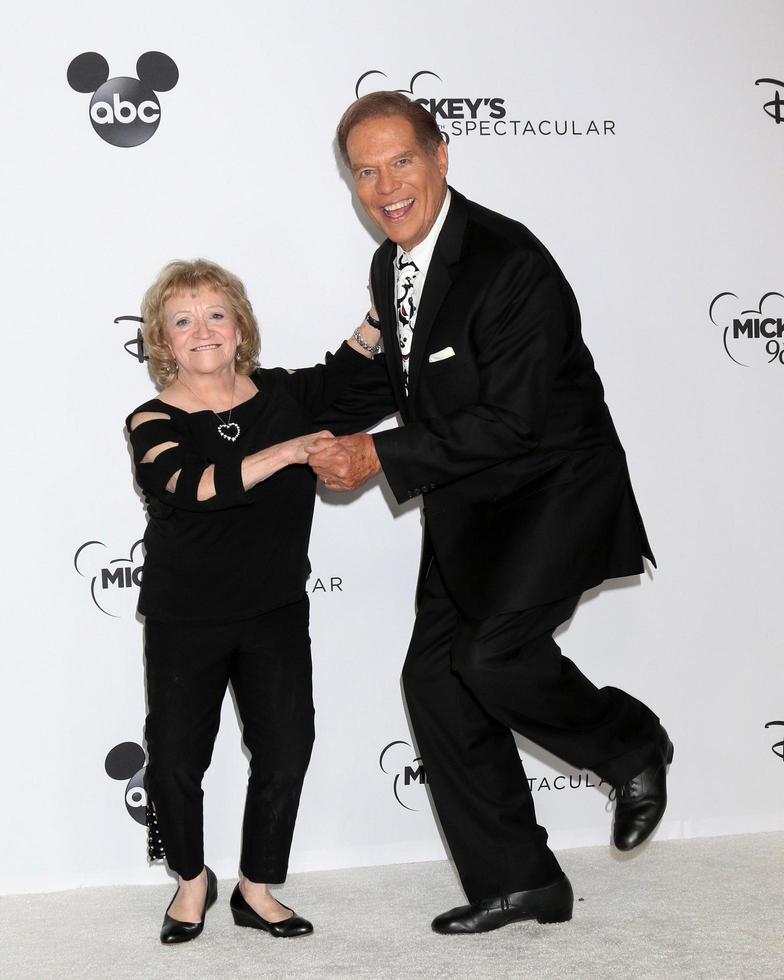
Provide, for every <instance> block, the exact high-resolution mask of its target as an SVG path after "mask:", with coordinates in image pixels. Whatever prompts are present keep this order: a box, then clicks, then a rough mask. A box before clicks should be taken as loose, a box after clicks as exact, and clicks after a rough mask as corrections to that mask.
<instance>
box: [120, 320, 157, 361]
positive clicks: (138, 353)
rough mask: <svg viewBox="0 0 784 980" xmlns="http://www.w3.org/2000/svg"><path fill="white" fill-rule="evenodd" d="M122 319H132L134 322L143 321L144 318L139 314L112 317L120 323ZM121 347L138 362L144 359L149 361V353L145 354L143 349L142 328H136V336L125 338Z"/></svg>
mask: <svg viewBox="0 0 784 980" xmlns="http://www.w3.org/2000/svg"><path fill="white" fill-rule="evenodd" d="M124 320H132V321H133V322H134V323H144V320H142V318H141V317H140V316H116V317H115V318H114V322H115V323H122V322H123V321H124ZM123 347H124V348H125V350H126V351H128V353H129V354H130V355H131V357H135V358H136V360H137V361H138V362H139V364H144V362H145V361H149V359H150V355H149V354H146V353H145V351H144V334H143V333H142V328H141V327H137V328H136V336H135V337H133V338H132V339H131V340H126V342H125V343H124V344H123Z"/></svg>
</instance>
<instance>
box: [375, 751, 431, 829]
mask: <svg viewBox="0 0 784 980" xmlns="http://www.w3.org/2000/svg"><path fill="white" fill-rule="evenodd" d="M413 751H414V750H413V748H412V746H411V743H410V742H404V741H402V740H401V739H397V740H396V741H394V742H390V743H389V745H385V746H384V748H383V749H382V750H381V755H380V756H379V757H378V764H379V767H380V769H381V771H382V772H384V773H387V775H390V776H391V775H392V773H393V772H394V774H395V778H394V780H393V781H392V792H393V793H394V795H395V799H396V800H397V802H398V803H399V804H400V805H401V806H402V807H403V808H404V809H405V810H412V811H414V812H417V811H418V810H419V807H417V806H409V803H414V802H415V801H416V796H417V795H418V794H415V791H414V790H413V789H411V787H414V786H416V785H419V786H426V785H427V773H426V772H425V765H424V763H423V762H422V758H421V756H416V757H415V758H413V759H412V753H413ZM407 760H409V761H407ZM403 797H405V799H407V800H408V801H409V802H408V803H406V802H404V800H403Z"/></svg>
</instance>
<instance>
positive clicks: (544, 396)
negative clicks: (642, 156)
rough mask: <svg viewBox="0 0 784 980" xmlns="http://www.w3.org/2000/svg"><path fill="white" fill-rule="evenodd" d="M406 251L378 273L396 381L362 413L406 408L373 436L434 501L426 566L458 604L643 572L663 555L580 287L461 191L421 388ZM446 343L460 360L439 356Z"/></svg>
mask: <svg viewBox="0 0 784 980" xmlns="http://www.w3.org/2000/svg"><path fill="white" fill-rule="evenodd" d="M395 249H396V246H395V244H394V243H393V242H391V241H389V240H387V241H385V242H384V243H383V244H382V245H381V246H380V247H379V249H378V250H377V252H376V253H375V255H374V257H373V263H372V268H371V284H372V289H373V296H374V298H375V301H376V306H377V308H378V311H379V315H380V318H381V324H382V326H381V329H382V334H383V339H384V349H385V351H386V352H387V353H386V358H385V360H386V368H387V373H388V380H389V383H388V384H387V383H386V380H383V381H382V383H381V384H380V385H379V384H375V386H373V390H366V391H365V392H364V394H363V395H361V396H360V402H361V407H359V406H360V403H355V406H354V408H352V409H349V411H354V412H356V413H361V412H364V414H365V417H366V420H369V419H370V418H371V417H373V418H378V417H381V416H383V415H384V414H389V412H390V411H395V410H397V411H399V413H400V415H401V417H402V420H403V423H404V424H403V425H402V426H401V427H399V428H396V429H391V430H388V431H384V432H380V433H377V434H376V435H375V436H374V437H373V438H374V440H375V445H376V449H377V452H378V455H379V458H380V460H381V465H382V467H383V470H384V475H385V476H386V479H387V480H388V482H389V485H390V487H391V488H392V491H393V493H394V494H395V497H396V498H397V500H398V501H399V502H403V501H405V500H408V499H409V498H411V497H414V496H418V495H420V494H421V495H422V497H423V503H424V512H425V523H426V535H425V540H426V543H425V554H424V558H423V560H424V561H428V559H429V555H428V553H427V552H428V549H429V548H430V547H432V549H433V551H434V552H435V555H436V558H437V560H438V564H439V568H440V570H441V573H442V575H443V578H444V581H445V583H446V586H447V589H448V591H449V592H450V595H451V596H452V598H453V600H454V602H455V603H456V605H457V606H458V608H459V609H460V610H461V612H463V613H464V614H465V615H467V616H469V617H471V618H477V619H480V618H484V617H487V616H491V615H494V614H496V613H502V612H511V611H514V610H522V609H528V608H530V607H532V606H537V605H542V604H544V603H548V602H552V601H555V600H557V599H561V598H564V597H566V596H571V595H576V594H578V593H580V592H583V591H584V590H585V589H587V588H590V587H592V586H595V585H597V584H598V583H600V582H602V581H603V580H604V579H607V578H614V577H617V576H623V575H633V574H637V573H639V572H641V571H642V570H643V563H642V558H641V556H642V555H645V556H646V557H647V558H649V559H651V561H653V555H652V553H651V549H650V546H649V544H648V540H647V536H646V534H645V529H644V527H643V523H642V519H641V517H640V513H639V510H638V508H637V504H636V502H635V498H634V493H633V491H632V487H631V482H630V479H629V473H628V470H627V466H626V457H625V454H624V451H623V447H622V446H621V443H620V441H619V439H618V436H617V434H616V431H615V427H614V425H613V422H612V419H611V417H610V413H609V410H608V408H607V406H606V404H605V401H604V389H603V388H602V383H601V380H600V379H599V375H598V374H597V373H596V370H595V369H594V364H593V359H592V357H591V354H590V352H589V350H588V348H587V347H586V345H585V343H584V342H583V338H582V335H581V332H580V313H579V309H578V307H577V302H576V300H575V297H574V294H573V292H572V290H571V287H570V286H569V284H568V282H567V281H566V279H565V278H564V276H563V274H562V272H561V270H560V269H559V268H558V266H557V264H556V263H555V260H554V259H553V258H552V256H551V255H550V253H549V252H548V251H547V249H546V248H545V247H544V246H543V245H542V244H541V242H539V241H538V240H537V239H536V238H535V237H534V236H533V235H532V234H531V232H530V231H528V229H527V228H525V227H524V226H523V225H521V224H519V223H518V222H516V221H512V220H511V219H509V218H506V217H504V216H503V215H500V214H496V213H495V212H493V211H489V210H488V209H487V208H483V207H481V206H480V205H478V204H474V203H473V202H471V201H468V200H466V198H464V197H463V196H462V195H461V194H458V193H457V192H456V191H455V190H452V200H451V204H450V208H449V212H448V215H447V218H446V221H445V223H444V225H443V228H442V230H441V233H440V235H439V237H438V241H437V243H436V247H435V251H434V253H433V257H432V259H431V262H430V266H429V269H428V272H427V279H426V281H425V287H424V291H423V293H422V297H421V300H420V304H419V309H418V311H417V317H416V323H415V329H414V337H413V345H412V350H411V358H410V362H409V365H410V366H409V394H408V397H406V394H405V389H404V386H403V374H402V368H401V359H400V356H399V353H398V351H399V347H398V342H397V336H396V329H397V327H396V319H395V309H394V270H393V260H394V257H395ZM447 348H452V350H453V351H454V356H448V357H443V358H441V359H437V360H435V361H431V360H430V355H432V354H434V353H437V352H440V351H444V350H445V349H447ZM376 377H378V376H377V375H376ZM357 394H358V393H357ZM346 404H347V406H348V403H346Z"/></svg>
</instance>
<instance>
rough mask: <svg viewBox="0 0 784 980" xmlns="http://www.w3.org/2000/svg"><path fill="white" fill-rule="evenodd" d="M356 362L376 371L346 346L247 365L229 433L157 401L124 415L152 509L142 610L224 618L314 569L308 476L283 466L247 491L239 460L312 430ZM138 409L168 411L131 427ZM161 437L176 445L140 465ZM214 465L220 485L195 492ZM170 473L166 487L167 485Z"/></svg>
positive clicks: (288, 591) (284, 590)
mask: <svg viewBox="0 0 784 980" xmlns="http://www.w3.org/2000/svg"><path fill="white" fill-rule="evenodd" d="M363 369H367V370H372V361H370V360H369V359H368V358H365V357H363V356H362V355H361V354H358V353H357V352H356V351H354V350H352V348H350V347H349V346H348V344H345V343H344V344H343V345H342V346H341V347H340V348H339V349H338V351H337V353H336V354H335V355H334V356H333V355H331V354H327V357H326V364H318V365H316V366H315V367H311V368H303V369H300V370H298V371H296V372H294V373H291V374H290V373H289V372H288V371H286V370H284V369H283V368H274V369H263V368H262V369H259V370H257V371H255V372H254V373H253V374H252V375H251V378H252V380H253V381H254V382H255V384H256V387H257V388H258V391H257V392H256V394H255V395H253V397H252V398H250V399H248V400H247V401H245V402H242V403H241V404H239V405H237V406H236V407H235V408H234V409H233V410H232V413H231V421H232V422H236V423H237V425H239V427H240V435H239V437H238V438H237V440H236V442H229V441H228V440H226V439H224V438H223V437H222V436H221V435H219V433H218V425H219V420H218V418H216V416H215V414H214V413H213V412H211V411H208V410H205V411H203V412H185V411H182V410H181V409H179V408H174V407H173V406H172V405H167V404H166V403H165V402H162V401H160V399H158V398H153V399H152V400H150V401H148V402H145V403H144V404H143V405H140V406H139V407H138V408H136V409H135V410H134V411H133V412H131V414H130V415H129V416H128V419H127V420H126V425H127V426H128V430H129V434H130V441H131V446H132V448H133V456H134V462H135V466H136V480H137V482H138V484H139V486H140V487H141V489H142V490H143V491H144V494H145V498H146V501H147V511H148V516H149V522H148V524H147V530H146V532H145V535H144V546H145V560H144V571H143V573H142V584H141V592H140V596H139V612H140V613H142V614H143V615H144V616H147V617H149V618H150V619H157V620H163V621H166V622H177V621H183V622H185V621H187V622H189V623H203V624H210V623H223V622H229V621H232V620H238V619H245V618H249V617H252V616H257V615H260V614H261V613H264V612H267V611H269V610H271V609H276V608H278V607H279V606H284V605H287V604H288V603H291V602H296V601H297V600H298V599H301V598H302V595H303V594H304V589H305V581H306V579H307V577H308V575H309V574H310V563H309V562H308V554H307V552H308V541H309V538H310V527H311V522H312V520H313V506H314V501H315V493H316V479H315V476H314V474H313V472H312V470H311V469H310V468H309V467H307V466H288V467H286V468H285V469H282V470H279V471H278V472H277V473H275V474H273V475H272V476H271V477H269V478H268V479H266V480H263V481H262V482H261V483H258V484H257V485H256V486H255V487H253V488H252V489H250V490H245V489H244V487H243V485H242V476H241V470H240V466H241V463H242V460H243V458H244V457H245V456H249V455H250V454H251V453H255V452H258V451H259V450H261V449H265V448H267V447H268V446H272V445H274V444H275V443H278V442H284V441H285V440H287V439H292V438H294V437H295V436H300V435H304V434H306V433H308V432H312V431H314V426H313V418H314V416H316V415H318V414H320V413H322V412H323V411H324V410H325V409H326V408H327V407H328V406H329V405H330V404H331V403H332V402H333V401H334V400H335V399H336V398H337V396H338V395H339V394H340V392H341V390H342V389H343V388H344V387H345V385H346V384H347V383H348V382H349V381H351V379H352V378H353V377H355V376H357V375H358V373H359V372H362V371H363ZM137 412H156V413H157V412H159V413H162V414H165V415H167V416H169V418H167V419H159V420H153V421H150V422H145V423H143V424H141V425H139V426H137V427H136V428H135V429H134V430H133V431H131V429H130V419H131V418H132V416H133V415H135V414H136V413H137ZM222 417H223V419H227V418H228V416H227V414H226V413H223V415H222ZM164 442H176V443H177V446H176V447H174V448H171V449H168V450H166V451H164V452H162V453H160V454H159V455H158V456H157V458H156V459H155V460H154V461H153V462H151V463H143V462H141V460H142V459H143V457H144V456H145V455H146V453H147V452H148V451H149V450H150V449H151V448H153V447H154V446H157V445H159V444H160V443H164ZM210 464H214V466H215V470H214V473H215V489H216V493H215V496H213V497H211V498H210V499H209V500H204V501H199V500H197V498H196V492H197V488H198V485H199V480H200V479H201V475H202V473H203V472H204V469H205V467H207V466H209V465H210ZM177 470H180V475H179V477H178V479H177V485H176V489H175V490H174V492H173V493H170V492H169V491H168V490H167V489H166V484H167V483H168V482H169V480H170V478H171V476H172V475H173V474H174V473H176V472H177Z"/></svg>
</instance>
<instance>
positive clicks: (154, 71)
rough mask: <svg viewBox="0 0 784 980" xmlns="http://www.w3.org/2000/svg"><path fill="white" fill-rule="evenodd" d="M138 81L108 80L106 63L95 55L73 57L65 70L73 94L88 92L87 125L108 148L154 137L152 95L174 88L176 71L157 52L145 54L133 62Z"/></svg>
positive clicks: (156, 114) (156, 112)
mask: <svg viewBox="0 0 784 980" xmlns="http://www.w3.org/2000/svg"><path fill="white" fill-rule="evenodd" d="M136 73H137V75H138V76H139V77H138V78H127V77H125V76H119V77H117V78H109V63H108V62H107V60H106V59H105V58H104V57H103V56H102V55H100V54H98V53H97V52H95V51H86V52H84V54H80V55H77V56H76V57H75V58H74V59H73V61H72V62H71V64H70V65H69V66H68V84H69V85H70V86H71V88H72V89H75V90H76V91H77V92H86V93H88V92H92V93H93V97H92V99H91V100H90V122H91V123H92V124H93V129H94V130H95V131H96V133H98V135H99V136H100V137H101V139H102V140H105V141H106V142H107V143H111V144H112V146H139V145H140V144H142V143H146V142H147V140H148V139H149V138H150V137H151V136H152V135H153V134H154V133H155V130H156V129H157V128H158V124H159V123H160V121H161V104H160V102H159V101H158V98H157V96H156V94H155V93H156V92H168V91H169V90H170V89H173V88H174V86H175V85H176V84H177V81H178V79H179V77H180V73H179V70H178V68H177V66H176V65H175V63H174V62H173V61H172V59H171V58H170V57H169V56H168V55H167V54H163V53H162V52H160V51H147V52H146V53H145V54H143V55H142V56H141V57H140V58H139V60H138V61H137V62H136Z"/></svg>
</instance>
